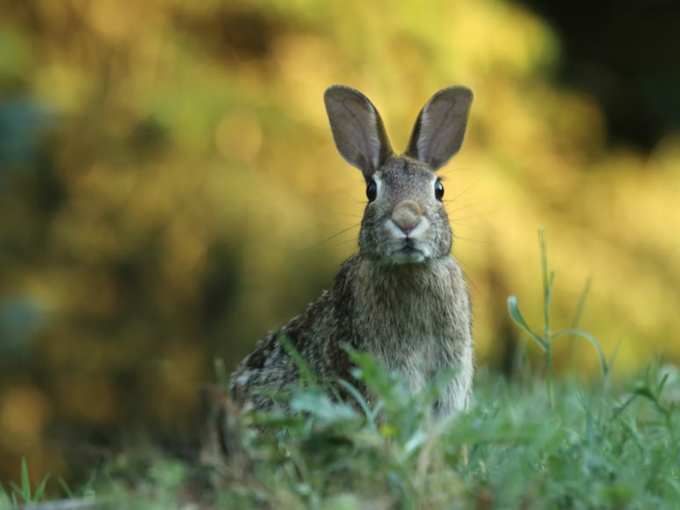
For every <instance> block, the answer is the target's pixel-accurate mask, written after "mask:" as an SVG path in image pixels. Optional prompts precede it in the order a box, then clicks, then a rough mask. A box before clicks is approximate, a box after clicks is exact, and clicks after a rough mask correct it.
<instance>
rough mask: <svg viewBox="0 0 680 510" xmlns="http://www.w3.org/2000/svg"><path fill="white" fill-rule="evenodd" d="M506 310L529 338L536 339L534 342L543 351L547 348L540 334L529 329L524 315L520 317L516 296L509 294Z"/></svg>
mask: <svg viewBox="0 0 680 510" xmlns="http://www.w3.org/2000/svg"><path fill="white" fill-rule="evenodd" d="M508 310H509V311H510V317H511V318H512V320H513V321H514V322H515V324H517V325H518V326H519V327H520V328H522V329H523V330H524V331H525V332H526V333H528V334H529V335H530V336H531V338H533V339H534V340H536V342H537V343H538V344H539V345H540V346H541V347H542V348H543V350H544V351H545V350H546V349H547V348H548V344H547V343H546V342H545V340H543V339H542V338H541V337H540V336H538V335H537V334H536V333H534V332H533V331H532V330H531V328H530V327H529V325H528V324H527V323H526V321H525V320H524V317H522V314H521V313H520V312H519V306H518V305H517V296H510V297H509V298H508Z"/></svg>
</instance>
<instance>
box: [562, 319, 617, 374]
mask: <svg viewBox="0 0 680 510" xmlns="http://www.w3.org/2000/svg"><path fill="white" fill-rule="evenodd" d="M564 335H572V336H580V337H581V338H585V339H586V340H588V341H589V342H590V343H591V344H592V345H593V347H595V350H596V351H597V355H598V357H599V358H600V366H601V368H602V373H603V374H604V375H605V377H606V376H607V375H609V368H610V367H609V364H608V363H607V358H605V356H604V352H602V347H601V346H600V342H598V341H597V338H595V337H594V336H593V335H591V334H590V333H588V332H587V331H583V330H581V329H565V330H563V331H560V332H559V333H555V334H554V335H553V338H558V337H560V336H564Z"/></svg>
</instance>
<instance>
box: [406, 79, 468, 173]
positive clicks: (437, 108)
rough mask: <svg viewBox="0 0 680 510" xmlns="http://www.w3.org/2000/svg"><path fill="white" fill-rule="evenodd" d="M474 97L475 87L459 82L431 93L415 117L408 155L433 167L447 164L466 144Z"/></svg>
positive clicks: (434, 168)
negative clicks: (464, 140) (473, 89)
mask: <svg viewBox="0 0 680 510" xmlns="http://www.w3.org/2000/svg"><path fill="white" fill-rule="evenodd" d="M472 98H473V94H472V91H471V90H470V89H469V88H467V87H463V86H460V85H457V86H455V87H449V88H446V89H444V90H440V91H439V92H437V93H436V94H435V95H434V96H432V98H431V99H430V100H429V101H428V102H427V104H426V105H425V106H424V107H423V109H422V110H421V111H420V114H419V115H418V118H417V119H416V124H415V126H414V127H413V133H412V134H411V141H410V142H409V144H408V149H407V150H406V155H407V156H410V157H412V158H415V159H419V160H420V161H422V162H424V163H427V164H428V165H430V167H431V168H432V169H433V170H437V169H439V168H441V167H442V166H444V165H445V164H446V163H447V162H448V161H449V159H451V158H452V157H453V156H455V155H456V154H457V153H458V151H459V150H460V148H461V146H462V145H463V139H464V138H465V128H466V127H467V120H468V114H469V113H470V105H471V104H472Z"/></svg>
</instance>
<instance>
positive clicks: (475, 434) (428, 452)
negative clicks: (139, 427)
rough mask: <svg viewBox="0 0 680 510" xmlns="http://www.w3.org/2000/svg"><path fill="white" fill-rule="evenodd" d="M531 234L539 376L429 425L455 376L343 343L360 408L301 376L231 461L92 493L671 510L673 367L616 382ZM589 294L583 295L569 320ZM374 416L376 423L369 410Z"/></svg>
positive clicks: (482, 395) (675, 455)
mask: <svg viewBox="0 0 680 510" xmlns="http://www.w3.org/2000/svg"><path fill="white" fill-rule="evenodd" d="M540 238H541V248H542V254H543V257H542V260H543V264H542V266H543V281H544V306H545V314H544V318H545V321H544V326H543V329H542V333H541V334H539V333H536V332H535V331H534V329H532V328H531V327H530V326H529V325H528V324H527V323H526V322H525V321H524V319H523V318H522V315H521V313H520V311H519V306H518V304H517V300H516V299H515V298H514V297H511V298H510V299H509V311H510V315H511V317H512V318H513V319H514V320H515V322H516V323H517V324H518V325H519V327H520V328H521V329H522V330H524V331H525V332H526V334H527V336H528V337H529V338H531V339H533V341H535V342H536V343H538V344H539V345H540V346H541V348H542V350H543V352H544V354H545V361H546V375H545V378H541V377H538V376H532V377H531V378H528V379H521V380H515V381H511V382H508V381H506V380H505V379H503V378H501V377H499V376H498V375H496V374H492V373H489V372H487V371H485V370H483V369H481V370H480V371H479V373H478V374H477V379H476V388H475V404H474V406H473V407H472V409H471V410H470V412H469V413H468V414H466V415H464V416H461V417H459V418H457V419H455V420H450V421H448V422H445V423H437V422H433V421H432V420H431V419H430V415H429V412H428V410H429V409H430V408H431V406H432V403H433V402H434V401H435V400H436V398H437V396H438V394H439V392H440V390H441V388H442V387H443V385H444V384H445V383H446V381H447V380H448V378H449V377H451V375H452V374H442V375H441V376H440V377H439V378H438V379H437V380H436V381H433V383H432V384H431V385H430V386H429V387H428V388H426V389H425V390H424V391H423V392H422V393H421V394H419V395H416V396H411V395H410V394H409V392H408V391H406V386H405V382H404V381H403V380H401V379H400V378H399V377H398V376H397V375H395V374H389V373H387V372H385V370H384V369H383V368H382V367H381V366H380V365H378V364H376V363H375V361H374V360H373V359H372V358H370V357H369V356H366V355H363V354H361V353H358V352H350V354H351V356H352V357H353V359H354V361H355V363H356V365H357V369H356V371H355V374H354V375H355V376H356V377H357V378H359V379H361V380H363V381H365V382H366V384H368V386H370V387H371V388H372V389H373V390H375V392H376V394H377V395H378V396H379V398H378V399H377V401H376V402H371V403H368V402H365V401H363V400H361V398H360V397H359V395H358V393H357V392H353V385H352V381H344V382H343V384H344V385H345V387H346V388H347V389H348V390H349V392H350V393H352V394H355V395H356V398H357V399H358V400H359V401H360V402H359V404H360V405H359V406H358V408H359V409H361V411H357V410H356V407H353V406H350V405H348V404H346V403H338V402H337V401H336V400H335V399H333V398H332V396H329V394H328V392H326V391H324V387H323V385H322V384H307V385H306V386H304V387H299V388H295V389H294V390H293V391H292V393H291V395H290V396H289V398H290V407H291V409H292V410H293V411H294V412H293V413H288V414H285V413H283V412H277V411H273V412H269V413H259V414H251V415H247V416H245V417H243V418H242V419H240V420H239V423H241V424H243V425H247V424H253V423H254V424H257V425H259V426H260V427H261V428H262V429H263V430H264V432H263V433H255V432H254V431H253V430H252V429H250V428H248V427H245V426H244V427H242V428H240V427H239V428H237V429H235V431H239V432H240V433H242V434H243V436H242V438H241V440H240V442H239V444H240V445H242V450H241V451H240V454H239V459H240V461H239V463H238V464H234V463H233V462H232V460H229V459H227V461H226V462H217V463H213V464H211V465H209V466H204V468H203V469H202V471H201V472H200V473H198V474H197V469H196V468H193V467H192V468H190V467H188V466H186V465H184V464H182V463H180V462H178V461H173V460H170V459H167V458H165V459H158V460H156V461H154V462H152V463H151V464H150V466H149V467H147V468H146V469H145V470H143V472H139V473H137V472H135V484H134V486H135V487H134V497H133V498H130V496H131V494H132V492H131V490H130V489H129V488H126V487H124V486H123V484H122V483H121V482H119V481H117V479H116V477H115V476H112V475H111V473H112V472H109V473H108V474H107V472H104V473H101V474H100V476H99V478H100V481H99V483H98V484H95V485H96V487H97V489H96V492H97V494H98V497H100V498H107V499H108V500H109V501H111V498H113V500H114V501H115V500H116V498H121V504H120V505H121V507H125V508H144V509H146V508H159V509H160V508H182V507H183V505H184V504H185V503H186V501H187V500H188V499H192V498H193V500H195V499H196V498H200V499H201V500H202V501H203V502H204V503H208V502H209V503H210V504H211V505H214V506H215V507H217V508H234V509H244V510H247V509H260V508H273V509H284V510H285V509H299V508H303V509H307V508H308V509H319V510H322V509H323V510H345V509H347V510H349V509H404V510H409V509H419V510H420V509H423V510H427V509H433V510H434V509H455V508H461V509H492V508H497V509H515V508H518V509H519V508H522V509H559V510H562V509H609V508H611V509H630V510H633V509H638V508H639V509H650V508H655V509H666V508H667V509H677V508H680V448H679V444H678V442H679V439H680V433H679V432H678V419H679V413H678V405H677V401H678V398H680V373H679V372H678V371H677V370H676V369H675V368H674V367H669V366H662V365H661V364H660V363H659V362H655V363H652V364H650V366H649V367H648V368H647V370H646V371H644V372H643V373H640V374H638V375H637V376H635V377H633V378H632V379H631V380H630V381H629V382H628V383H617V384H614V383H613V382H612V381H610V377H609V376H610V374H611V370H612V363H613V356H611V357H610V358H607V357H605V355H604V353H603V352H602V349H601V348H600V344H599V343H598V342H597V340H596V339H595V338H593V337H592V336H591V335H589V334H588V333H587V332H585V331H582V330H580V329H579V328H578V320H575V321H574V324H572V327H571V328H569V329H567V330H564V331H558V332H553V331H552V329H551V321H550V318H551V317H550V299H551V296H552V292H553V284H554V272H553V271H550V270H548V264H547V257H546V248H545V236H544V234H543V233H542V232H541V234H540ZM586 289H587V287H586ZM586 295H587V290H586V291H584V294H583V296H582V299H581V300H580V301H579V304H578V307H577V309H578V310H579V311H578V312H577V316H579V315H580V313H581V312H582V310H583V306H584V305H585V300H586V297H585V296H586ZM572 336H580V337H583V338H586V339H587V340H589V341H590V342H591V344H592V345H593V347H594V349H595V350H596V352H597V355H598V356H599V359H600V362H601V367H602V380H601V382H600V383H598V384H594V385H591V386H588V387H583V386H581V385H579V384H577V383H576V382H574V381H567V380H553V376H552V373H551V361H552V359H551V346H552V343H553V341H555V340H556V339H559V338H563V339H567V338H570V337H572ZM307 375H309V374H307ZM220 379H223V378H220ZM381 414H382V415H384V416H385V417H386V421H385V422H384V423H383V422H380V421H379V420H378V419H377V416H379V415H381ZM463 445H467V448H468V455H469V460H468V464H467V466H465V465H464V464H463V462H462V457H461V447H462V446H463ZM24 471H25V466H24ZM197 479H200V480H203V481H204V482H205V483H203V484H202V485H199V486H197V485H196V484H195V483H194V485H193V487H194V489H193V490H192V491H190V492H191V495H189V492H188V491H187V486H188V484H189V482H190V481H191V480H193V481H194V482H195V481H196V480H197ZM27 484H28V481H27V478H26V480H24V482H23V483H22V487H16V486H13V487H6V488H5V491H8V492H5V493H4V496H3V492H2V491H1V490H0V509H2V510H4V509H5V508H9V507H10V502H11V500H12V498H15V501H16V500H17V499H16V498H17V497H18V496H21V498H23V499H24V500H26V501H28V500H31V501H34V500H35V498H36V497H38V496H39V493H40V492H41V491H42V489H41V487H44V483H43V484H41V487H38V488H37V489H36V490H35V492H33V493H32V492H31V488H30V484H28V485H27ZM196 487H199V488H198V489H197V488H196ZM3 498H4V499H3ZM55 508H56V507H55Z"/></svg>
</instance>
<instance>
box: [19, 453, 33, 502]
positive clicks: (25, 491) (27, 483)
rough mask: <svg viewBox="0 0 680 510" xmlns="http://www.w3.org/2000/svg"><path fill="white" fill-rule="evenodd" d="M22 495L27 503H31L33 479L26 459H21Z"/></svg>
mask: <svg viewBox="0 0 680 510" xmlns="http://www.w3.org/2000/svg"><path fill="white" fill-rule="evenodd" d="M21 495H22V497H23V498H24V500H25V501H26V502H27V503H29V502H30V501H31V477H30V476H29V474H28V465H27V464H26V457H21Z"/></svg>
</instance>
